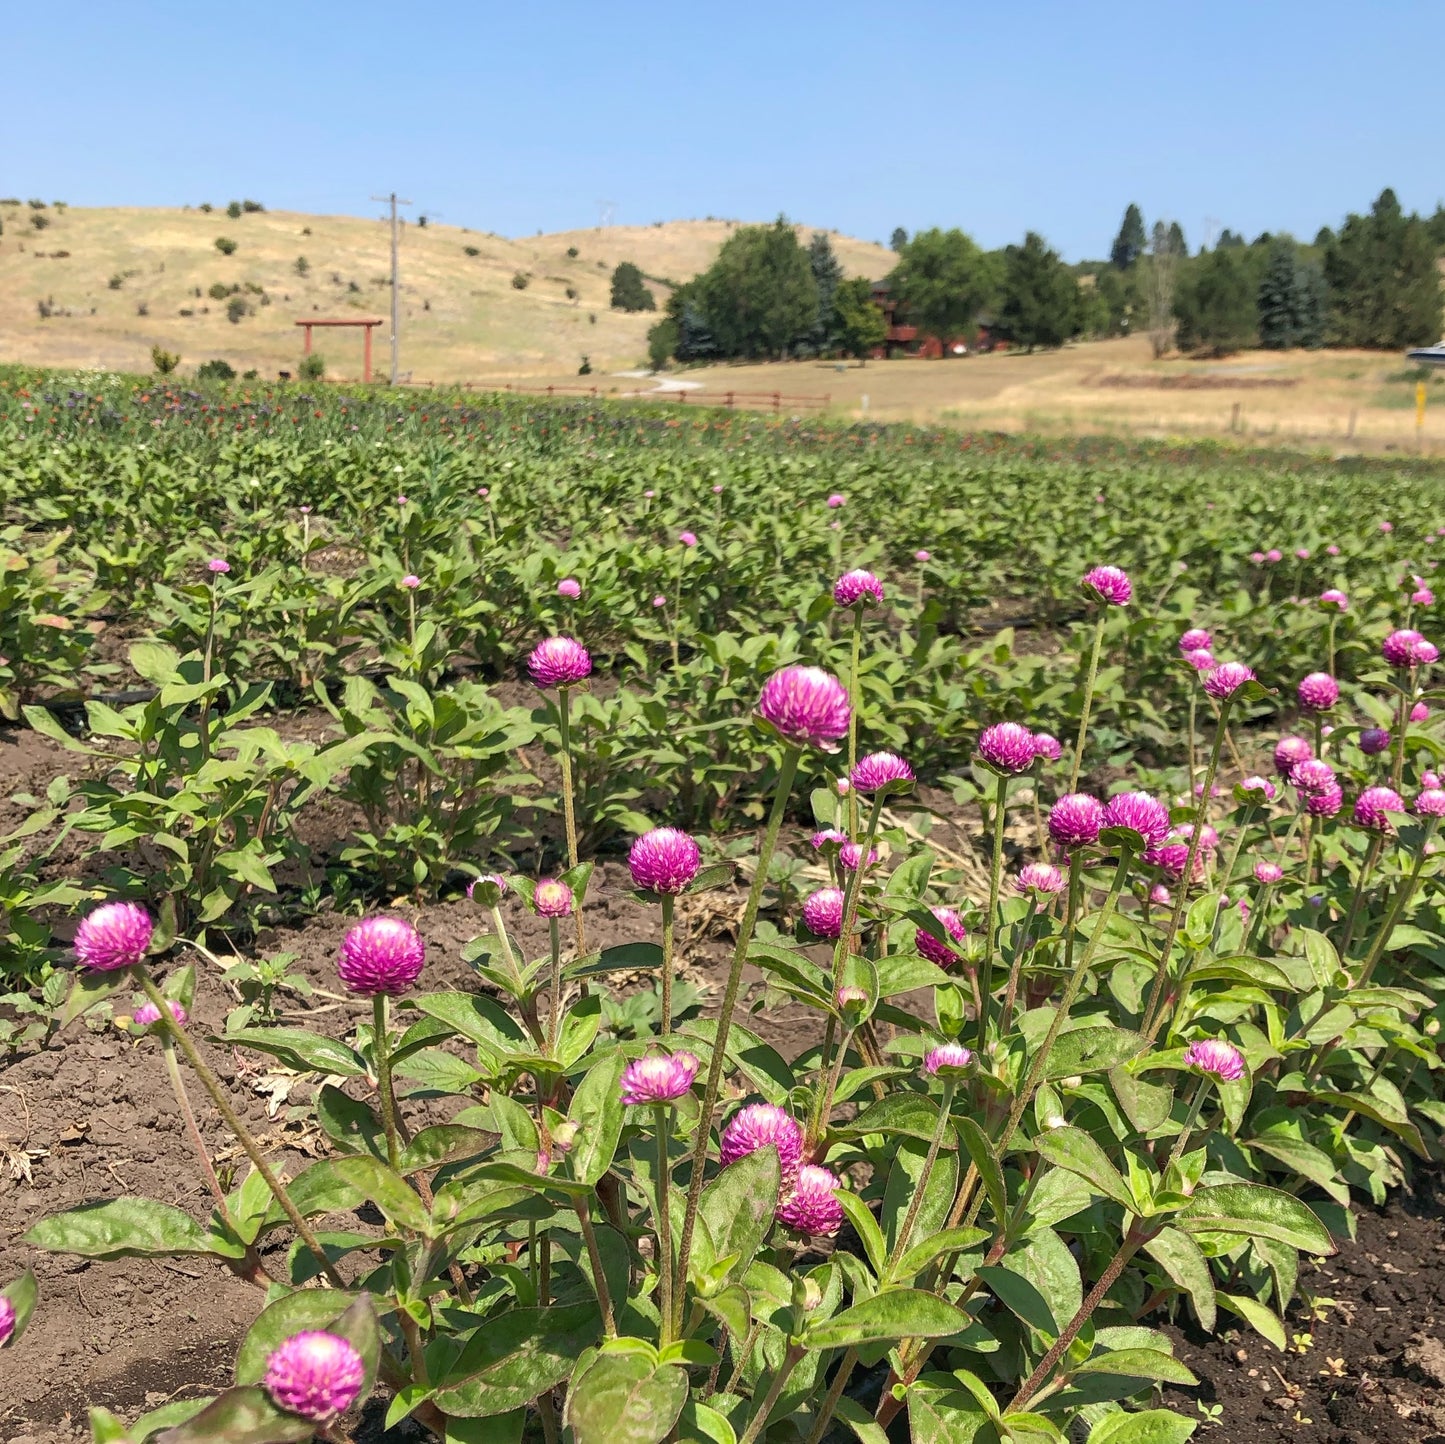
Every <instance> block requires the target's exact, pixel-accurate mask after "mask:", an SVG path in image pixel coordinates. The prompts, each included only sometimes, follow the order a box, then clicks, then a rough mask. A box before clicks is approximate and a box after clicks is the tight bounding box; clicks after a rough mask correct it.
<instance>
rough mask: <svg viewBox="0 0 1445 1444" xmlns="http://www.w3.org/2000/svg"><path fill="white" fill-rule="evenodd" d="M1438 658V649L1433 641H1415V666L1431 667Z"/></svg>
mask: <svg viewBox="0 0 1445 1444" xmlns="http://www.w3.org/2000/svg"><path fill="white" fill-rule="evenodd" d="M1439 660H1440V649H1439V647H1437V646H1436V645H1435V644H1434V642H1416V643H1415V665H1416V666H1417V667H1432V666H1434V664H1435V663H1436V662H1438V661H1439Z"/></svg>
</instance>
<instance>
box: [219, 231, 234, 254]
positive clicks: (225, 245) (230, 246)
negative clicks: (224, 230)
mask: <svg viewBox="0 0 1445 1444" xmlns="http://www.w3.org/2000/svg"><path fill="white" fill-rule="evenodd" d="M216 249H217V250H218V251H219V252H220V253H221V254H222V255H223V256H234V255H235V254H236V243H235V241H233V240H232V239H231V238H230V236H217V237H216Z"/></svg>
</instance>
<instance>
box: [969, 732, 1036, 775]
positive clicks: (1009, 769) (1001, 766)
mask: <svg viewBox="0 0 1445 1444" xmlns="http://www.w3.org/2000/svg"><path fill="white" fill-rule="evenodd" d="M978 755H979V758H980V759H981V760H982V761H984V762H986V763H988V765H989V766H990V767H992V768H994V769H995V770H996V771H998V772H1004V773H1007V774H1009V775H1010V776H1017V775H1018V774H1019V773H1020V772H1027V771H1028V770H1029V768H1030V767H1032V766H1033V765H1034V758H1035V757H1036V756H1037V755H1038V753H1037V752H1036V750H1035V748H1034V734H1033V733H1032V732H1030V731H1029V729H1028V728H1027V727H1025V726H1024V725H1023V724H1022V723H1020V722H995V723H994V724H993V726H992V727H985V728H984V729H983V733H982V734H981V735H980V737H979V739H978Z"/></svg>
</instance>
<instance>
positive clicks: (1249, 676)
mask: <svg viewBox="0 0 1445 1444" xmlns="http://www.w3.org/2000/svg"><path fill="white" fill-rule="evenodd" d="M1253 681H1254V669H1253V668H1252V667H1246V666H1245V665H1244V663H1243V662H1221V663H1220V664H1219V665H1218V666H1217V667H1216V668H1215V669H1214V670H1213V671H1212V672H1206V673H1205V674H1204V690H1205V691H1206V692H1208V693H1209V695H1210V696H1211V697H1213V698H1214V700H1215V701H1216V702H1223V701H1225V700H1226V699H1228V698H1230V697H1232V696H1234V694H1235V693H1236V692H1237V691H1239V689H1240V688H1241V687H1243V686H1244V684H1245V683H1246V682H1253Z"/></svg>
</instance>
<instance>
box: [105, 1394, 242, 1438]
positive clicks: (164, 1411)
mask: <svg viewBox="0 0 1445 1444" xmlns="http://www.w3.org/2000/svg"><path fill="white" fill-rule="evenodd" d="M214 1402H215V1396H214V1395H207V1397H206V1398H204V1399H176V1400H174V1401H173V1402H171V1403H169V1404H162V1405H161V1407H160V1408H159V1409H152V1410H151V1411H150V1412H149V1413H148V1414H142V1415H141V1416H140V1418H139V1419H137V1420H136V1421H135V1423H134V1424H132V1425H131V1426H130V1433H129V1434H126V1433H125V1432H124V1431H122V1432H121V1433H120V1434H116V1435H114V1436H102V1435H100V1434H97V1435H96V1436H95V1437H96V1440H97V1441H98V1440H100V1439H101V1438H102V1437H114V1438H116V1439H135V1440H139V1441H145V1440H149V1439H152V1438H153V1437H154V1436H155V1435H157V1434H159V1433H160V1432H161V1430H162V1429H170V1428H173V1427H174V1426H175V1425H177V1424H184V1423H186V1422H187V1421H189V1420H191V1419H194V1418H195V1416H196V1415H197V1414H199V1413H200V1412H201V1410H202V1409H204V1408H205V1407H206V1405H207V1404H211V1403H214ZM92 1412H94V1411H92ZM91 1427H92V1428H94V1424H92V1426H91Z"/></svg>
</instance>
